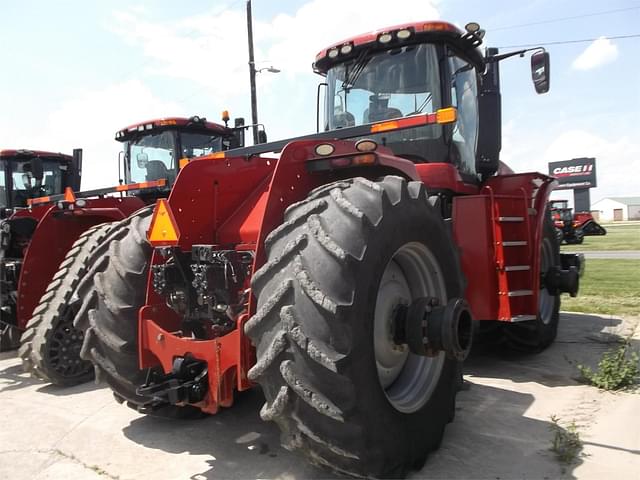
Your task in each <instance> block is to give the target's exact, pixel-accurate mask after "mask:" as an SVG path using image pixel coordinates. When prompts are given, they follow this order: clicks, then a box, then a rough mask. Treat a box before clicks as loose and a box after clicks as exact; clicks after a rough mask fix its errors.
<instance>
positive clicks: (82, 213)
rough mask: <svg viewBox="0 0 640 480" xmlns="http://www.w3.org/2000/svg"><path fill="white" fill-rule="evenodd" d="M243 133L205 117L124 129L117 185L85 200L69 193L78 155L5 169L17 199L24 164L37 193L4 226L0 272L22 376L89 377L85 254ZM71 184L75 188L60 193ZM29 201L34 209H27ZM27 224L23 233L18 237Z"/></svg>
mask: <svg viewBox="0 0 640 480" xmlns="http://www.w3.org/2000/svg"><path fill="white" fill-rule="evenodd" d="M243 128H244V127H242V126H240V128H239V129H235V130H234V129H231V128H227V127H224V126H222V125H218V124H214V123H211V122H206V120H204V119H200V118H199V117H192V118H190V119H187V118H164V119H158V120H152V121H147V122H143V123H139V124H135V125H132V126H130V127H127V128H126V129H124V130H122V131H119V132H118V133H117V134H116V140H118V141H120V142H122V143H123V145H124V157H123V162H124V170H121V173H124V179H123V180H122V181H121V184H120V185H118V186H117V187H113V188H106V189H99V190H92V191H85V192H81V193H73V190H76V191H77V190H79V183H80V182H79V172H80V160H79V159H80V156H79V155H78V160H77V161H76V162H75V163H74V162H72V160H71V158H70V157H62V156H60V158H61V159H63V160H64V161H60V160H59V161H58V162H57V163H56V162H55V161H53V160H50V159H48V160H43V161H39V162H35V160H33V159H30V160H29V159H27V160H22V161H21V162H22V163H19V162H18V161H17V160H12V161H11V162H9V163H8V165H10V168H11V170H10V171H11V172H14V173H13V184H12V185H13V187H14V188H13V191H14V195H19V194H20V192H21V191H20V190H16V189H15V186H16V184H17V182H18V180H19V179H20V178H22V177H25V174H22V177H20V175H21V173H20V172H23V171H24V170H25V168H27V167H30V169H31V171H34V172H35V173H34V179H35V180H34V182H35V183H34V185H35V186H36V188H35V190H34V189H32V190H31V191H29V193H28V195H27V196H28V197H30V198H28V199H27V198H26V196H25V198H24V201H23V202H22V204H21V205H18V204H17V203H16V201H15V200H13V203H12V204H11V206H12V207H18V206H21V207H23V208H21V209H17V210H16V211H15V213H13V214H12V216H11V217H10V218H9V219H8V220H6V221H5V225H6V227H3V228H4V230H6V232H7V233H8V234H9V235H6V236H5V237H3V242H4V243H3V247H2V252H3V257H4V258H3V264H2V267H1V269H0V271H1V275H2V276H3V282H4V283H3V294H4V295H3V300H2V305H3V321H4V325H5V331H4V332H3V343H4V344H5V345H6V346H7V347H9V346H14V347H15V346H16V343H17V342H18V340H19V339H20V352H19V353H20V356H21V357H22V360H23V366H24V367H25V370H27V371H30V372H32V373H34V374H36V375H37V376H39V377H40V378H43V379H45V380H48V381H50V382H52V383H55V384H58V385H70V384H75V383H79V382H82V381H86V380H88V379H90V378H91V377H92V376H93V368H92V367H91V365H90V363H89V362H86V361H82V360H81V359H80V357H79V352H80V348H81V345H82V332H80V331H78V330H76V329H75V328H73V324H72V320H73V318H74V316H75V315H77V312H78V309H79V308H80V307H81V306H82V305H81V301H80V297H79V296H78V295H77V292H76V290H75V288H76V286H77V284H78V282H79V281H80V278H81V277H82V275H83V273H84V272H85V270H86V269H85V267H86V261H87V258H88V255H89V253H90V252H91V251H93V249H94V248H95V247H96V246H97V245H98V244H99V243H100V242H101V241H103V240H105V239H106V238H108V233H109V231H110V229H111V227H112V224H113V222H115V221H119V220H122V219H125V218H128V217H129V216H130V215H132V214H133V213H134V212H136V211H138V210H140V209H142V208H143V207H145V206H146V205H149V204H150V203H153V202H155V200H156V199H157V198H161V197H166V196H167V194H168V192H169V189H170V186H171V184H172V183H173V181H174V180H175V177H176V175H177V172H178V169H179V168H180V167H181V166H182V165H184V164H185V163H186V162H188V159H190V158H192V157H197V156H201V155H207V154H209V153H211V152H217V151H219V150H221V149H228V148H233V147H238V146H241V145H242V138H243V134H244V133H243ZM78 153H79V152H78ZM29 158H31V157H29ZM35 158H36V159H37V158H39V157H35ZM29 162H31V163H29ZM34 162H35V163H34ZM65 162H66V164H68V165H66V164H65ZM3 163H4V162H3ZM119 163H120V162H119ZM72 167H73V168H72ZM42 170H44V176H41V175H40V171H42ZM39 175H40V176H39ZM65 175H66V177H65ZM72 175H75V176H72ZM67 177H69V178H73V179H74V181H73V182H70V181H69V180H67ZM8 178H12V177H11V176H10V177H8ZM25 178H26V177H25ZM38 182H40V183H38ZM65 187H69V188H68V191H66V192H65V193H64V194H63V193H62V192H63V191H64V189H65ZM114 194H119V195H118V196H114ZM34 197H39V198H34ZM27 203H28V204H29V207H28V208H24V207H27ZM25 222H26V223H25ZM23 224H25V225H27V226H28V227H29V228H28V230H27V231H22V230H19V226H20V225H23ZM3 235H4V234H3ZM87 306H88V305H87ZM5 311H6V318H5ZM21 334H22V335H21Z"/></svg>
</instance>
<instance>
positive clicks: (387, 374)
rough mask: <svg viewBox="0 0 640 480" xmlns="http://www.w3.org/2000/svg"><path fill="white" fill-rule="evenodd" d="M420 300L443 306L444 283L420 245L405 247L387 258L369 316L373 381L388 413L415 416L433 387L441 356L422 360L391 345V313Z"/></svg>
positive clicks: (404, 347) (431, 259)
mask: <svg viewBox="0 0 640 480" xmlns="http://www.w3.org/2000/svg"><path fill="white" fill-rule="evenodd" d="M420 297H434V298H437V299H439V301H441V302H446V298H447V295H446V290H445V286H444V277H443V275H442V272H441V271H440V266H439V263H438V261H437V260H436V258H435V257H434V256H433V254H432V253H431V252H430V251H429V249H428V248H427V247H426V246H425V245H424V244H422V243H418V242H411V243H407V244H405V245H404V246H403V247H401V248H400V249H399V250H397V251H396V253H395V254H394V255H393V257H392V258H391V260H390V261H389V263H388V264H387V266H386V268H385V271H384V272H383V274H382V277H381V279H380V284H379V287H378V294H377V299H376V306H375V311H374V312H375V313H374V335H373V344H374V345H373V346H374V354H375V361H376V368H377V373H378V380H379V382H380V386H381V387H382V389H383V391H384V393H385V395H386V397H387V399H388V400H389V402H390V403H391V404H392V405H393V407H394V408H395V409H396V410H398V411H400V412H403V413H411V412H415V411H416V410H418V409H419V408H421V407H422V406H423V405H424V404H425V403H426V402H427V401H428V400H429V398H430V397H431V394H432V393H433V390H434V389H435V387H436V385H437V384H438V380H439V378H440V374H441V372H442V367H443V366H444V360H445V355H444V352H439V353H438V354H437V355H436V356H433V357H425V356H420V355H415V354H413V353H411V352H410V350H409V348H408V346H407V345H398V344H397V343H396V342H395V341H394V333H395V325H394V318H395V314H396V310H397V309H398V308H399V307H401V306H407V305H409V304H411V303H412V302H413V301H414V300H415V299H417V298H420Z"/></svg>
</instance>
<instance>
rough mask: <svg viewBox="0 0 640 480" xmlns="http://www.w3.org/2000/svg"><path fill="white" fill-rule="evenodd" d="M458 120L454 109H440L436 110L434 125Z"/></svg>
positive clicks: (456, 111)
mask: <svg viewBox="0 0 640 480" xmlns="http://www.w3.org/2000/svg"><path fill="white" fill-rule="evenodd" d="M457 119H458V110H456V108H455V107H447V108H440V109H439V110H436V123H440V124H442V123H453V122H455V121H456V120H457Z"/></svg>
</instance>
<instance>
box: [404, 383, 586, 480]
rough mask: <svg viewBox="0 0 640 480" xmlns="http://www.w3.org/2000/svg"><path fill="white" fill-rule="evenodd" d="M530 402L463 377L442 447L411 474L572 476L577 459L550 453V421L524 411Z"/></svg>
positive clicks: (524, 396) (523, 395) (530, 398)
mask: <svg viewBox="0 0 640 480" xmlns="http://www.w3.org/2000/svg"><path fill="white" fill-rule="evenodd" d="M533 401H534V397H533V395H531V394H527V393H521V392H515V391H512V390H506V389H503V388H498V387H495V386H487V385H481V384H479V383H473V382H465V389H464V390H463V391H462V392H460V393H459V394H458V401H457V408H456V418H455V420H454V421H453V423H451V424H449V426H448V427H447V429H446V431H445V436H444V440H443V442H442V446H441V447H440V449H439V450H438V451H437V452H434V453H433V454H432V455H431V457H430V458H429V459H428V460H427V463H426V465H425V467H424V468H423V469H422V470H421V471H419V472H416V473H414V474H413V475H412V476H411V477H410V478H433V479H441V478H447V479H469V478H474V479H485V478H487V479H505V478H507V479H508V478H540V479H542V478H560V477H562V478H575V477H574V476H573V475H572V472H573V470H574V469H575V468H576V467H577V466H578V465H580V464H581V463H582V460H581V459H580V458H579V457H578V458H577V459H576V461H575V462H574V463H572V464H562V463H560V462H559V461H558V460H557V459H556V458H555V455H554V453H553V452H551V451H550V450H549V449H550V447H551V442H552V439H553V437H554V434H553V432H552V430H551V426H552V423H551V421H543V420H538V419H534V418H529V417H527V416H526V412H527V410H528V409H529V407H530V406H531V404H532V403H533ZM561 431H564V430H563V429H561Z"/></svg>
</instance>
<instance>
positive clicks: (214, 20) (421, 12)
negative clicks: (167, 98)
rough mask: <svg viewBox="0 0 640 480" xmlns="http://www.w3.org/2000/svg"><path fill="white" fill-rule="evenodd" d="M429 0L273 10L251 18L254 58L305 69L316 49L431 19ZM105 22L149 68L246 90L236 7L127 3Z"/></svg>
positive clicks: (218, 90)
mask: <svg viewBox="0 0 640 480" xmlns="http://www.w3.org/2000/svg"><path fill="white" fill-rule="evenodd" d="M436 3H437V0H436V1H428V0H405V1H403V2H402V6H401V7H400V6H395V7H394V8H389V3H388V2H386V1H383V0H351V1H348V2H345V1H344V0H312V1H310V2H308V3H306V4H304V5H303V6H302V7H300V8H299V9H298V10H297V11H296V12H295V13H294V14H292V15H289V14H280V15H277V16H276V17H275V18H273V20H271V21H269V22H265V21H260V20H257V19H256V18H254V44H255V60H256V63H257V64H258V67H260V66H269V65H274V66H276V67H277V68H279V69H280V70H282V71H283V73H285V74H297V73H302V74H306V75H310V74H311V63H312V62H313V60H314V58H315V55H316V53H318V52H319V51H320V50H321V49H322V48H324V47H326V46H328V45H329V44H331V43H334V42H336V41H339V40H341V39H342V38H345V37H349V36H352V35H356V34H359V33H364V32H367V31H371V30H374V29H376V28H381V27H384V26H389V25H393V24H396V23H402V22H409V21H414V20H416V19H425V20H426V19H435V18H439V14H438V10H437V9H436V7H435V6H434V5H435V4H436ZM110 28H111V29H112V31H113V32H115V33H116V34H118V35H120V36H121V37H122V38H124V39H125V40H126V41H127V42H128V43H130V44H132V45H136V46H139V47H140V48H142V51H143V53H144V55H145V56H147V57H149V58H150V59H151V60H152V62H151V64H152V65H153V67H151V72H152V73H155V74H159V75H163V76H169V77H175V78H184V79H189V80H192V81H193V82H196V83H198V84H200V85H202V86H208V87H209V89H210V91H211V92H212V93H213V92H215V95H216V98H218V99H220V98H221V97H226V96H231V95H237V94H241V93H245V92H247V90H248V67H247V62H248V53H247V44H246V18H245V12H244V9H243V8H241V9H238V10H225V11H222V12H213V13H205V14H199V15H194V16H190V17H185V18H182V19H173V20H171V21H167V22H154V21H151V20H147V19H146V18H145V15H144V13H142V14H140V13H138V12H136V11H133V10H131V9H129V10H126V11H119V12H114V22H113V23H112V24H111V26H110ZM261 77H264V79H261V81H263V82H269V81H271V80H272V79H270V78H268V77H271V76H270V75H267V74H265V75H261ZM280 81H282V80H280ZM288 81H291V82H294V79H293V78H291V77H289V78H288ZM187 93H188V92H187Z"/></svg>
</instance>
